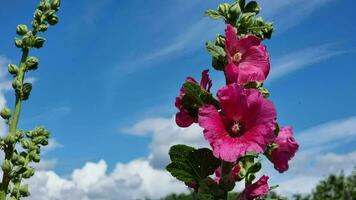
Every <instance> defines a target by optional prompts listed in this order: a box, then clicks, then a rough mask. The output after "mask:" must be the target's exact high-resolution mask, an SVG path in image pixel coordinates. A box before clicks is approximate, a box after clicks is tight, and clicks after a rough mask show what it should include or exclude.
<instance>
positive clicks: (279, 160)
mask: <svg viewBox="0 0 356 200" xmlns="http://www.w3.org/2000/svg"><path fill="white" fill-rule="evenodd" d="M274 143H275V144H277V145H278V148H277V149H275V150H273V152H272V154H271V156H270V160H271V161H272V162H273V164H274V168H275V169H276V170H278V171H279V172H280V173H283V172H285V171H287V170H288V168H289V166H288V162H289V161H290V160H291V159H292V158H293V157H294V155H295V153H296V152H297V151H298V148H299V145H298V143H297V142H296V141H295V140H294V138H293V130H292V128H291V127H282V128H280V131H279V134H278V137H277V138H276V139H275V141H274Z"/></svg>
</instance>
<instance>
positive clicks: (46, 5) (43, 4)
mask: <svg viewBox="0 0 356 200" xmlns="http://www.w3.org/2000/svg"><path fill="white" fill-rule="evenodd" d="M50 8H51V5H50V4H49V2H48V1H47V0H44V1H41V3H40V4H39V5H38V9H39V10H41V11H47V10H49V9H50Z"/></svg>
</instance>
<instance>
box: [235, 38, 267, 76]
mask: <svg viewBox="0 0 356 200" xmlns="http://www.w3.org/2000/svg"><path fill="white" fill-rule="evenodd" d="M238 67H239V68H240V69H241V70H243V71H245V75H246V72H247V71H249V70H250V71H251V73H253V75H250V76H248V78H245V77H241V79H242V80H241V81H249V82H252V81H264V80H266V78H267V76H268V74H269V70H270V62H269V55H268V53H267V51H266V47H265V46H263V45H259V46H252V47H251V48H249V49H248V50H247V51H246V52H245V53H244V54H243V57H242V60H241V62H240V63H239V65H238Z"/></svg>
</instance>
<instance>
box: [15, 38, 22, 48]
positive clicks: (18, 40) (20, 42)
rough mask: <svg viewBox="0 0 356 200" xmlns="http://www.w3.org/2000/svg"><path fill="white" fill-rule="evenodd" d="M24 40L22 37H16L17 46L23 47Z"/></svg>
mask: <svg viewBox="0 0 356 200" xmlns="http://www.w3.org/2000/svg"><path fill="white" fill-rule="evenodd" d="M22 45H23V42H22V40H21V39H18V38H15V46H16V47H17V48H22Z"/></svg>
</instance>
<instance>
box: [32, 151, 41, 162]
mask: <svg viewBox="0 0 356 200" xmlns="http://www.w3.org/2000/svg"><path fill="white" fill-rule="evenodd" d="M32 160H33V162H35V163H38V162H40V161H41V156H40V154H38V153H36V154H34V155H33V157H32Z"/></svg>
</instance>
